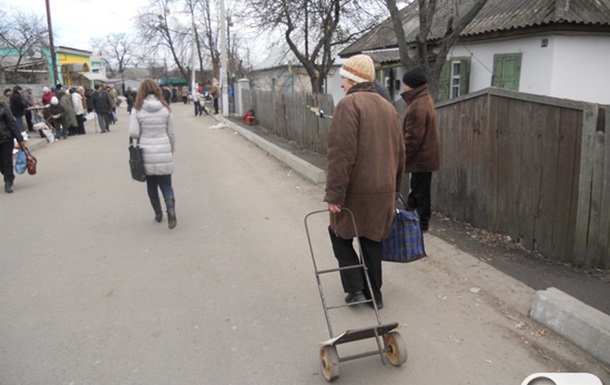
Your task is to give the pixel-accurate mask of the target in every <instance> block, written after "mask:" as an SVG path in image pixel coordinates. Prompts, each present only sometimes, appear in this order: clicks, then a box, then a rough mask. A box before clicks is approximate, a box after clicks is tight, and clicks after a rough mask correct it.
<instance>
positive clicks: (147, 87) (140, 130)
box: [129, 79, 177, 229]
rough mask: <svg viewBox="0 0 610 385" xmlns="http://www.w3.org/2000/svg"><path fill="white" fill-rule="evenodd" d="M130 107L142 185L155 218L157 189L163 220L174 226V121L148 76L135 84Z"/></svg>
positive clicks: (159, 218) (159, 217)
mask: <svg viewBox="0 0 610 385" xmlns="http://www.w3.org/2000/svg"><path fill="white" fill-rule="evenodd" d="M134 110H135V113H134V111H132V113H131V117H130V121H129V136H130V137H131V138H133V139H135V140H139V141H140V147H141V148H142V155H143V158H144V171H145V172H146V187H147V190H148V197H149V199H150V203H151V205H152V207H153V210H154V211H155V220H156V221H157V222H161V221H162V220H163V211H162V210H161V201H160V200H159V189H160V190H161V193H162V194H163V198H164V200H165V205H166V209H167V224H168V227H169V228H170V229H173V228H174V227H176V224H177V221H176V208H175V204H176V200H175V198H174V189H173V187H172V173H173V172H174V148H175V135H174V122H173V118H172V114H171V109H170V107H169V105H168V104H167V102H166V101H165V99H164V98H163V93H162V91H161V88H160V87H159V86H158V85H157V83H155V82H154V81H153V80H151V79H145V80H143V81H142V82H141V83H140V87H139V88H138V92H137V96H136V101H135V104H134Z"/></svg>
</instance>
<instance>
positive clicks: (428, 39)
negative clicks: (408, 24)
mask: <svg viewBox="0 0 610 385" xmlns="http://www.w3.org/2000/svg"><path fill="white" fill-rule="evenodd" d="M416 1H417V5H418V14H419V33H418V34H417V38H416V41H415V46H416V49H415V50H414V52H415V54H414V55H413V56H411V55H410V53H411V52H413V50H411V49H410V46H409V42H408V41H407V39H406V36H405V30H404V28H403V19H402V16H401V11H399V10H398V7H397V5H396V0H385V3H386V6H387V8H388V11H389V12H390V18H391V20H392V25H393V27H394V32H395V33H396V40H397V43H398V50H399V53H400V62H401V63H402V65H403V66H405V67H406V68H413V67H415V66H420V67H422V68H423V69H424V70H425V71H426V72H427V73H428V76H429V82H428V83H429V86H430V92H431V93H432V95H434V96H435V97H436V95H437V92H438V87H439V84H438V83H439V79H440V77H441V72H442V71H443V66H444V65H445V61H446V60H447V55H448V54H449V50H450V49H451V47H452V46H453V45H455V43H456V42H457V41H458V39H459V38H460V34H461V33H462V31H463V30H464V28H465V27H466V26H467V25H468V24H469V23H470V22H471V21H472V20H473V19H474V18H475V17H476V16H477V14H478V13H479V11H480V10H481V8H483V6H485V4H486V3H487V0H471V1H470V2H469V3H470V4H472V5H471V7H469V9H468V10H467V11H466V12H465V13H464V14H463V15H461V14H460V12H459V10H460V1H461V2H462V3H464V1H463V0H446V1H442V0H441V2H442V5H444V6H447V7H450V9H451V16H450V17H448V18H447V21H446V24H445V25H444V28H443V30H444V33H443V35H442V36H441V37H440V38H436V37H433V36H432V27H433V24H434V22H435V16H436V15H437V9H438V8H437V6H438V3H439V1H438V0H416ZM403 11H404V10H403Z"/></svg>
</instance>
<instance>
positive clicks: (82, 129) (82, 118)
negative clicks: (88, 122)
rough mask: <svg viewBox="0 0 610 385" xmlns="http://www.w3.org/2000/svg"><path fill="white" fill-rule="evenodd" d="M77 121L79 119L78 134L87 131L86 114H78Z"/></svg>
mask: <svg viewBox="0 0 610 385" xmlns="http://www.w3.org/2000/svg"><path fill="white" fill-rule="evenodd" d="M76 121H78V130H77V131H76V133H77V134H79V135H82V134H84V133H85V115H76Z"/></svg>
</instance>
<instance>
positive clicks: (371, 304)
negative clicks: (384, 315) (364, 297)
mask: <svg viewBox="0 0 610 385" xmlns="http://www.w3.org/2000/svg"><path fill="white" fill-rule="evenodd" d="M368 305H369V306H370V307H371V309H374V308H375V305H373V301H371V302H369V303H368ZM381 309H383V302H381V301H377V310H381Z"/></svg>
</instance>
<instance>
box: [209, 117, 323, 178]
mask: <svg viewBox="0 0 610 385" xmlns="http://www.w3.org/2000/svg"><path fill="white" fill-rule="evenodd" d="M214 118H215V119H216V120H218V121H220V122H222V123H224V124H226V125H227V126H229V128H231V129H232V130H233V131H235V132H237V133H238V134H240V135H241V136H243V137H245V138H246V139H248V140H249V141H251V142H253V143H254V144H256V145H257V146H259V147H260V148H262V149H263V150H265V151H266V152H268V153H269V154H270V155H272V156H274V157H275V158H277V159H278V160H280V161H281V162H283V163H285V164H286V165H287V166H289V167H290V168H292V169H293V170H294V171H296V172H297V173H299V174H300V175H302V176H303V177H304V178H306V179H308V180H310V181H312V182H313V183H316V184H319V183H324V182H325V181H326V172H324V171H323V170H320V169H319V168H318V167H316V166H314V165H312V164H311V163H308V162H306V161H304V160H303V159H301V158H299V157H298V156H296V155H293V154H292V153H290V152H289V151H286V150H284V149H283V148H280V147H278V146H276V145H274V144H273V143H270V142H268V141H266V140H265V139H263V138H261V137H260V136H258V135H256V134H253V133H252V132H250V131H249V130H247V129H245V128H242V127H240V126H239V125H237V124H235V123H233V122H231V121H230V120H228V119H226V118H224V117H222V116H220V115H215V116H214Z"/></svg>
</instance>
